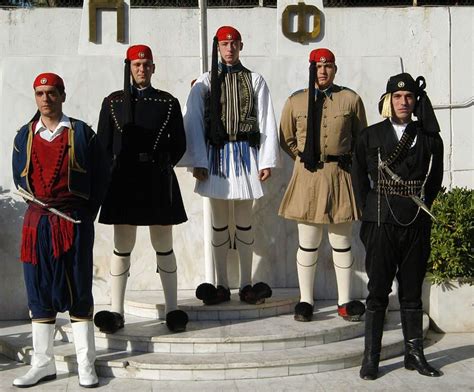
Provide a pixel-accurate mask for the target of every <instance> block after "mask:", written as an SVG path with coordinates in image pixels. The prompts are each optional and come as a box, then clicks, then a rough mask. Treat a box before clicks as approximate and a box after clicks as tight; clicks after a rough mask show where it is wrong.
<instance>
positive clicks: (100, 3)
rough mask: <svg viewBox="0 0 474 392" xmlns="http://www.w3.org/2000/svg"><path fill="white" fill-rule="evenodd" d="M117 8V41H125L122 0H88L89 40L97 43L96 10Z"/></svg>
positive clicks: (123, 5)
mask: <svg viewBox="0 0 474 392" xmlns="http://www.w3.org/2000/svg"><path fill="white" fill-rule="evenodd" d="M99 9H114V10H117V42H122V43H123V42H125V4H124V2H123V0H90V1H89V41H90V42H94V43H97V10H99Z"/></svg>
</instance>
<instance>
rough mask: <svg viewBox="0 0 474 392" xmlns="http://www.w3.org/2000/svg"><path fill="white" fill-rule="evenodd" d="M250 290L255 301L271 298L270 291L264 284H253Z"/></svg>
mask: <svg viewBox="0 0 474 392" xmlns="http://www.w3.org/2000/svg"><path fill="white" fill-rule="evenodd" d="M252 290H253V292H254V293H255V297H256V298H257V299H262V298H263V299H265V298H270V297H271V296H272V289H271V288H270V286H269V285H268V284H266V283H265V282H258V283H255V284H254V285H253V287H252Z"/></svg>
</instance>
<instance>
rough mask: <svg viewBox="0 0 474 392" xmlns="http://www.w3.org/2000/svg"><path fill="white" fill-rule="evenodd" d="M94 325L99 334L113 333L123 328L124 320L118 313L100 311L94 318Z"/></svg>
mask: <svg viewBox="0 0 474 392" xmlns="http://www.w3.org/2000/svg"><path fill="white" fill-rule="evenodd" d="M94 324H95V326H96V327H97V328H99V330H100V332H104V333H115V332H117V331H118V330H119V329H122V328H123V326H124V325H125V319H124V317H123V316H122V315H121V314H120V313H117V312H109V311H108V310H102V311H100V312H97V313H96V315H95V316H94Z"/></svg>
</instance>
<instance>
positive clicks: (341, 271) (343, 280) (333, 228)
mask: <svg viewBox="0 0 474 392" xmlns="http://www.w3.org/2000/svg"><path fill="white" fill-rule="evenodd" d="M328 235H329V243H330V244H331V247H332V258H333V261H334V271H335V272H336V280H337V293H338V302H337V303H338V305H343V304H345V303H347V302H349V301H350V300H351V298H350V292H351V272H352V270H351V267H352V263H353V259H352V252H351V240H352V222H345V223H337V224H330V225H328Z"/></svg>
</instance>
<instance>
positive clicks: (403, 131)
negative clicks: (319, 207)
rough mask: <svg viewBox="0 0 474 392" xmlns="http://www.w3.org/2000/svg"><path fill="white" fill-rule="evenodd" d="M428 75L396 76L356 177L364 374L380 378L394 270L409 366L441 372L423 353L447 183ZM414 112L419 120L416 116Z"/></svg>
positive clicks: (363, 143)
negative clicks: (425, 301) (434, 243)
mask: <svg viewBox="0 0 474 392" xmlns="http://www.w3.org/2000/svg"><path fill="white" fill-rule="evenodd" d="M425 86H426V83H425V79H424V78H423V77H422V76H419V77H418V78H417V79H416V81H415V80H413V78H412V77H411V75H410V74H407V73H401V74H399V75H395V76H392V77H391V78H390V79H389V81H388V83H387V89H386V93H385V94H384V95H382V97H381V99H380V104H379V111H380V113H381V114H382V116H383V117H386V119H385V120H384V121H382V122H379V123H377V124H375V125H372V126H370V127H368V128H366V129H364V130H363V131H362V133H361V134H360V137H359V138H358V140H357V144H356V149H355V154H354V157H353V165H352V177H353V180H352V181H353V185H354V191H355V194H356V200H357V203H358V204H359V205H360V207H361V209H362V211H363V212H362V226H361V230H360V237H361V239H362V242H363V243H364V246H365V249H366V252H367V254H366V261H365V262H366V271H367V275H368V277H369V283H368V290H369V295H368V297H367V313H366V319H365V351H364V358H363V362H362V368H361V370H360V377H361V378H363V379H366V380H374V379H376V378H377V374H378V366H379V359H380V350H381V340H382V333H383V323H384V317H385V310H386V308H387V305H388V296H389V293H390V291H391V286H392V282H393V279H394V277H395V276H396V277H397V280H398V297H399V300H400V312H401V321H402V329H403V336H404V339H405V360H404V364H405V368H406V369H409V370H417V371H418V372H419V373H420V374H422V375H424V376H431V377H438V376H440V372H439V371H438V370H436V369H434V368H433V367H431V366H430V365H429V364H428V363H427V362H426V359H425V357H424V354H423V328H422V317H423V310H422V303H421V287H422V284H423V279H424V276H425V273H426V265H427V261H428V258H429V255H430V232H431V219H432V217H431V213H430V212H429V208H430V206H431V204H432V203H433V200H434V199H435V197H436V195H437V194H438V192H439V190H440V189H441V182H442V178H443V143H442V140H441V137H440V129H439V125H438V122H437V120H436V117H435V114H434V111H433V108H432V106H431V103H430V101H429V99H428V96H427V95H426V92H425V91H424V88H425ZM412 114H414V115H415V116H416V117H417V121H412Z"/></svg>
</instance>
